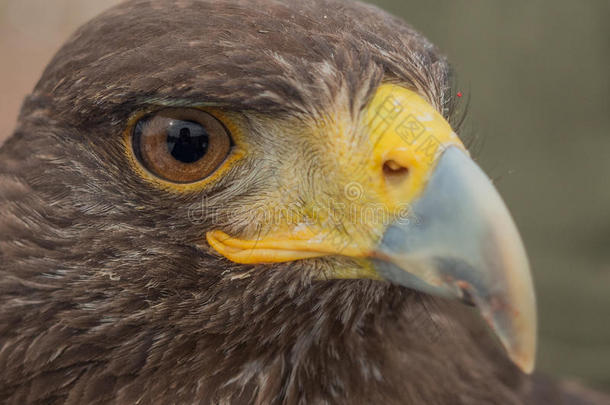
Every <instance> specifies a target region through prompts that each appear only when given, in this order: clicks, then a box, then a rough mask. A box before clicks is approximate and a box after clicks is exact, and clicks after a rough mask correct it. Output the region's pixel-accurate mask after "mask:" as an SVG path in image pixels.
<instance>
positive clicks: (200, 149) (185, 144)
mask: <svg viewBox="0 0 610 405" xmlns="http://www.w3.org/2000/svg"><path fill="white" fill-rule="evenodd" d="M208 142H209V135H208V131H206V130H205V128H204V127H203V126H201V124H198V123H196V122H192V121H178V120H176V121H172V123H171V124H170V125H169V127H168V128H167V149H168V150H169V153H171V154H172V156H173V157H174V159H176V160H178V161H180V162H182V163H193V162H196V161H198V160H199V159H201V158H202V157H203V155H205V153H206V151H207V150H208Z"/></svg>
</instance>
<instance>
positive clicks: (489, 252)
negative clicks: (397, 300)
mask: <svg viewBox="0 0 610 405" xmlns="http://www.w3.org/2000/svg"><path fill="white" fill-rule="evenodd" d="M374 255H375V256H376V259H374V261H375V265H376V268H377V270H378V271H379V273H380V274H381V275H382V276H383V277H384V278H386V279H388V280H390V281H392V282H394V283H397V284H400V285H403V286H407V287H410V288H413V289H416V290H419V291H423V292H427V293H430V294H435V295H441V296H446V297H453V298H460V299H463V300H465V301H473V302H474V304H475V305H476V306H477V308H478V309H479V311H480V312H481V314H482V315H483V317H484V318H485V320H486V321H487V322H488V324H489V325H490V326H491V328H492V329H493V330H494V331H495V333H496V334H497V335H498V337H499V339H500V340H501V342H502V343H503V345H504V347H505V348H506V349H507V352H508V354H509V356H510V357H511V359H512V360H513V361H514V362H515V363H516V364H517V365H518V366H519V367H520V368H521V369H522V370H523V371H525V372H528V373H529V372H531V371H532V370H533V367H534V358H535V352H536V305H535V298H534V288H533V284H532V280H531V276H530V271H529V264H528V260H527V257H526V254H525V249H524V248H523V244H522V242H521V238H520V237H519V234H518V232H517V229H516V227H515V224H514V222H513V221H512V218H511V217H510V214H509V212H508V210H507V208H506V206H505V205H504V203H503V201H502V199H501V198H500V195H499V194H498V193H497V192H496V190H495V189H494V187H493V186H492V184H491V181H490V180H489V179H488V178H487V176H485V174H484V173H483V171H482V170H481V169H480V168H479V167H478V166H477V165H476V164H474V162H473V161H472V160H471V159H470V158H468V157H467V156H466V154H465V153H464V152H463V151H461V150H460V149H458V148H453V147H452V148H448V149H447V150H446V151H445V152H444V153H443V155H442V156H441V157H440V159H439V161H438V164H437V166H436V169H435V170H434V172H433V173H432V176H431V178H430V180H429V182H428V185H427V187H426V190H425V191H424V193H423V194H422V196H421V197H420V198H418V199H417V200H416V201H415V202H414V203H413V204H412V206H411V210H410V212H409V213H408V215H407V216H406V217H405V218H402V219H400V220H398V221H396V222H394V223H393V224H391V225H390V226H389V227H388V228H387V230H386V231H385V233H384V235H383V238H382V239H381V243H380V244H379V245H378V246H377V247H376V248H375V250H374Z"/></svg>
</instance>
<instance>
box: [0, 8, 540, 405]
mask: <svg viewBox="0 0 610 405" xmlns="http://www.w3.org/2000/svg"><path fill="white" fill-rule="evenodd" d="M456 104H457V103H456V102H455V94H454V93H453V91H452V86H451V74H450V68H449V66H448V64H447V62H446V60H445V59H444V58H443V57H442V56H440V55H439V53H438V51H437V50H436V48H435V47H434V46H433V45H432V44H431V43H430V42H428V41H427V40H426V39H425V38H423V37H422V36H421V35H420V34H418V33H417V32H415V31H414V30H413V29H412V28H411V27H409V26H408V25H406V24H405V23H404V22H402V21H401V20H399V19H396V18H394V17H391V16H389V15H388V14H386V13H384V12H382V11H380V10H378V9H377V8H375V7H372V6H368V5H364V4H360V3H353V2H343V1H335V0H307V1H298V2H297V1H294V2H280V1H274V0H255V1H240V0H219V1H198V0H163V1H157V0H132V1H128V2H126V3H124V4H122V5H120V6H118V7H116V8H113V9H111V10H110V11H108V12H106V13H105V14H103V15H102V16H100V17H98V18H96V19H94V20H93V21H92V22H90V23H89V24H87V25H85V26H84V27H83V28H81V29H79V30H78V31H77V32H76V33H75V34H74V35H73V36H72V38H71V39H70V40H69V41H68V42H67V44H66V45H65V46H64V47H63V48H62V49H61V50H60V51H59V52H58V53H57V55H56V56H55V57H54V59H53V61H52V62H51V63H50V65H49V66H48V68H47V69H46V71H45V72H44V74H43V76H42V78H41V80H40V82H39V83H38V85H37V86H36V88H35V89H34V91H33V93H32V94H31V95H30V96H29V97H28V98H27V100H26V102H25V104H24V106H23V110H22V113H21V116H20V119H19V125H18V129H17V130H16V132H15V134H14V136H13V137H12V138H10V139H9V140H8V141H7V142H6V144H5V145H4V146H3V147H2V149H1V150H0V304H1V305H2V313H1V314H0V333H1V336H2V338H1V341H0V342H1V343H2V346H1V349H0V370H2V371H0V376H1V377H0V380H2V382H3V387H2V388H1V390H3V391H0V392H2V393H4V395H6V397H10V398H11V399H15V398H16V399H15V401H17V399H24V400H30V401H36V400H40V401H43V400H49V399H51V400H57V401H64V400H72V401H74V403H85V402H91V401H95V400H99V401H102V402H104V401H116V402H118V403H135V402H138V401H140V403H150V402H151V401H153V400H154V399H155V398H165V399H166V403H167V401H170V402H171V401H172V400H175V401H176V402H179V403H184V402H189V401H190V400H192V399H193V398H198V399H197V400H196V401H195V402H197V401H199V399H201V403H208V402H213V403H226V402H223V401H231V400H232V401H235V402H239V401H243V402H244V403H251V402H254V401H259V403H272V402H274V401H277V402H278V403H279V402H282V401H285V402H288V403H290V402H291V401H295V402H296V401H297V398H301V399H303V398H304V400H305V401H311V402H310V403H314V402H315V401H321V402H320V403H324V400H325V398H326V400H331V399H332V398H335V399H337V398H354V400H353V401H352V402H350V403H358V402H359V401H362V402H365V403H390V402H391V401H390V399H391V398H394V396H400V395H402V396H410V397H409V398H415V399H417V398H420V399H421V400H422V401H424V402H425V403H436V402H434V401H435V400H438V401H442V400H443V399H444V400H447V398H451V396H450V394H451V392H452V390H453V388H451V387H460V390H462V391H463V392H464V394H463V395H461V396H460V397H459V398H458V399H456V402H454V403H461V401H464V402H469V401H470V400H471V401H472V402H470V403H475V402H476V401H477V400H478V401H481V402H486V401H490V402H486V403H491V402H493V401H494V400H498V401H499V402H500V403H507V402H510V400H513V399H514V398H513V396H512V395H513V394H512V393H511V392H510V390H509V388H507V387H509V386H511V384H513V385H514V384H517V382H516V381H517V380H518V378H517V377H506V376H504V374H503V373H505V372H506V370H512V372H515V370H516V368H513V367H514V366H511V365H510V364H509V362H508V361H507V360H505V359H504V358H503V356H504V354H503V352H502V349H501V348H498V347H499V346H497V345H495V342H494V341H493V340H490V339H491V335H489V334H487V333H486V332H485V330H484V329H482V328H481V327H480V326H481V325H479V323H477V320H478V317H476V316H473V314H472V313H471V312H472V311H471V310H470V308H469V307H468V306H466V305H463V304H462V303H460V302H459V301H458V300H455V298H458V299H461V300H463V301H467V302H469V303H472V304H474V305H475V306H476V308H478V310H479V312H480V313H481V314H482V316H483V318H484V319H485V320H486V321H487V322H488V324H489V325H490V326H491V328H492V330H493V331H494V332H495V335H496V336H497V337H498V338H499V340H500V341H501V343H502V344H503V346H504V347H505V349H506V353H507V354H508V357H509V358H510V359H512V361H513V362H514V363H516V364H517V365H518V366H519V367H520V368H521V369H522V370H525V371H526V372H529V371H531V369H532V367H533V358H534V352H535V322H536V319H535V318H536V316H535V305H534V294H533V288H532V283H531V279H530V275H529V269H528V264H527V259H526V256H525V253H524V249H523V247H522V244H521V241H520V238H519V236H518V233H517V231H516V229H515V226H514V224H513V221H512V220H511V218H510V215H509V214H508V211H507V210H506V208H505V206H504V204H503V203H502V200H501V199H500V197H499V195H498V194H497V192H496V191H495V190H494V188H493V186H492V185H491V183H490V181H489V180H488V179H487V177H486V176H485V175H484V174H483V172H482V171H481V170H480V169H479V168H478V166H477V165H476V164H475V163H474V162H473V161H472V160H471V158H470V157H469V154H468V152H467V151H466V149H465V147H464V145H463V144H462V142H461V141H460V139H459V137H458V135H457V134H456V131H457V126H458V125H457V124H458V122H457V121H458V120H459V119H458V118H459V117H458V116H459V114H456V111H455V110H456ZM511 375H513V374H511ZM515 375H517V374H515ZM438 379H442V381H438ZM428 383H432V384H431V385H430V384H428ZM426 384H428V385H429V386H428V385H426ZM444 384H447V387H450V388H446V387H445V386H444ZM422 387H424V388H422ZM492 389H493V390H495V392H496V394H495V396H492V395H491V394H490V391H491V390H492ZM462 391H461V392H462ZM498 392H499V394H498ZM329 398H330V399H329ZM492 398H493V399H492ZM197 403H198V402H197Z"/></svg>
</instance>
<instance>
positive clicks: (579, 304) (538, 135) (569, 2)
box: [0, 0, 610, 389]
mask: <svg viewBox="0 0 610 405" xmlns="http://www.w3.org/2000/svg"><path fill="white" fill-rule="evenodd" d="M377 1H378V2H379V3H381V4H382V5H383V7H384V8H386V9H388V10H390V11H392V12H394V13H395V14H398V15H401V16H402V17H404V18H405V19H406V20H407V21H409V22H411V23H412V24H413V25H415V26H416V27H417V28H418V29H420V30H421V31H422V32H424V33H425V34H426V35H427V36H428V37H429V38H430V39H431V40H432V41H433V42H435V43H436V44H437V45H438V46H440V48H441V49H442V50H443V51H444V52H446V54H447V55H449V57H450V59H451V60H452V61H453V62H454V64H455V65H456V68H457V72H458V73H459V76H460V83H461V85H462V86H461V90H462V91H464V92H465V93H467V94H469V95H471V97H472V98H471V108H470V117H471V118H470V120H469V122H470V125H469V126H468V128H469V131H468V133H467V134H464V135H465V136H466V137H471V136H472V134H473V133H474V134H476V135H477V136H478V137H479V138H480V139H482V142H479V143H478V144H477V145H478V147H477V149H478V150H479V151H478V152H477V153H476V155H477V156H478V159H479V161H480V163H481V164H482V166H483V167H484V168H485V169H486V171H487V172H488V173H489V174H490V175H491V176H492V177H493V178H494V179H496V184H497V185H498V187H499V189H500V191H501V193H502V194H503V195H504V197H505V199H506V201H507V203H508V205H509V207H510V208H511V210H512V211H513V213H514V216H515V219H516V221H517V223H518V225H519V227H520V229H521V231H522V233H523V236H524V239H525V243H526V245H527V248H528V250H529V254H530V256H531V261H532V267H533V272H534V278H535V282H536V287H537V292H538V300H539V309H540V351H539V368H541V369H544V370H547V371H549V372H551V373H554V374H558V375H559V374H560V375H570V376H577V377H580V378H582V379H585V380H586V381H588V382H589V383H591V384H594V385H597V386H601V387H605V388H606V389H610V180H609V178H610V96H609V95H610V81H609V77H610V75H609V73H610V69H609V66H610V24H609V23H608V21H609V18H610V1H608V0H597V1H596V0H582V1H573V0H545V1H543V0H536V1H529V0H513V1H510V2H509V1H501V0H493V1H492V0H430V1H424V0H419V1H415V0H409V1H407V0H377ZM117 2H118V1H115V0H0V55H1V56H0V59H1V62H0V81H1V84H2V87H1V88H2V91H1V92H0V141H1V140H2V139H3V138H5V137H6V136H8V135H9V134H10V132H11V131H12V129H13V128H14V125H15V120H16V116H17V111H18V109H19V104H20V103H21V99H22V97H23V96H24V95H25V94H26V93H27V92H28V91H29V90H31V88H32V87H33V85H34V83H35V81H36V80H37V78H38V76H39V75H40V73H41V72H42V69H43V67H44V65H45V64H46V63H47V62H48V60H49V59H50V58H51V56H52V54H53V53H54V52H55V51H56V50H57V48H58V46H59V45H60V43H61V42H62V41H63V40H64V39H65V38H66V36H67V35H69V34H70V32H72V31H73V29H74V28H75V27H76V26H77V25H79V24H81V23H82V22H84V21H86V20H87V19H88V18H90V17H91V16H93V15H95V14H96V13H97V12H98V11H100V10H102V9H104V8H106V7H107V6H108V5H111V4H115V3H117Z"/></svg>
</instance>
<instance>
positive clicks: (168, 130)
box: [133, 108, 231, 183]
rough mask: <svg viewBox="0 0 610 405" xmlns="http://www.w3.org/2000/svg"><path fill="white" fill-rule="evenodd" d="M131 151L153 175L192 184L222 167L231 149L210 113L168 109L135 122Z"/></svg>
mask: <svg viewBox="0 0 610 405" xmlns="http://www.w3.org/2000/svg"><path fill="white" fill-rule="evenodd" d="M133 148H134V151H135V154H136V156H137V157H138V159H139V160H140V162H141V163H142V164H143V165H144V167H146V169H147V170H148V171H150V172H151V173H153V174H154V175H156V176H158V177H160V178H162V179H164V180H168V181H171V182H175V183H193V182H196V181H199V180H202V179H204V178H206V177H207V176H209V175H210V174H212V173H213V172H214V171H215V170H216V169H217V168H218V167H219V166H220V165H221V164H222V162H223V161H224V160H225V159H226V157H227V156H228V154H229V152H230V150H231V137H230V135H229V133H228V131H227V129H226V128H225V127H224V125H223V124H222V123H221V122H220V121H219V120H218V119H216V118H215V117H214V116H213V115H211V114H208V113H206V112H204V111H201V110H197V109H184V108H172V109H165V110H162V111H159V112H157V113H154V114H151V115H149V116H146V117H144V118H143V119H141V120H140V121H138V122H137V124H136V126H135V128H134V133H133Z"/></svg>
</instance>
